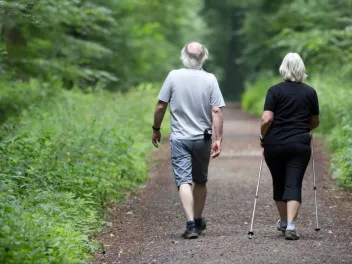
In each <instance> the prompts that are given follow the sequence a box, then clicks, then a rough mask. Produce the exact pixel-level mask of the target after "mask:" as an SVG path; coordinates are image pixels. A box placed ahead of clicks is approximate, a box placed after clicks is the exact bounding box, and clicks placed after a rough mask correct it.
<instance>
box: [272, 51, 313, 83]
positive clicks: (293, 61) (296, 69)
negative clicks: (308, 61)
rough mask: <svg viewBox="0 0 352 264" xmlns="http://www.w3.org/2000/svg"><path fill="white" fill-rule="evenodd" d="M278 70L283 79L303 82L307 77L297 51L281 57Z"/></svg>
mask: <svg viewBox="0 0 352 264" xmlns="http://www.w3.org/2000/svg"><path fill="white" fill-rule="evenodd" d="M279 71H280V74H281V76H282V77H283V78H284V80H285V81H292V82H303V80H304V79H306V78H307V75H306V73H305V71H306V67H305V66H304V62H303V60H302V58H301V56H299V54H298V53H288V54H287V55H286V56H285V58H284V59H283V61H282V63H281V66H280V70H279Z"/></svg>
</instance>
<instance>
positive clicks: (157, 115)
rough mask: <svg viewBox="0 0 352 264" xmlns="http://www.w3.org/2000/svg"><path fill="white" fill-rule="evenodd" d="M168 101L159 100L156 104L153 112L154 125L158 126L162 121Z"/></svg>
mask: <svg viewBox="0 0 352 264" xmlns="http://www.w3.org/2000/svg"><path fill="white" fill-rule="evenodd" d="M167 105H168V103H166V102H163V101H160V100H159V102H158V103H157V104H156V107H155V112H154V127H156V128H160V126H161V123H162V122H163V119H164V116H165V112H166V109H167Z"/></svg>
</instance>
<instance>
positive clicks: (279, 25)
mask: <svg viewBox="0 0 352 264" xmlns="http://www.w3.org/2000/svg"><path fill="white" fill-rule="evenodd" d="M234 4H235V5H236V6H238V7H239V8H242V9H243V10H244V20H243V26H242V28H241V36H242V38H243V39H244V41H245V42H246V45H244V49H243V50H242V52H241V54H240V55H239V56H238V57H240V58H239V60H238V63H239V65H240V66H241V67H245V69H246V72H247V75H246V77H247V80H248V79H250V80H254V79H255V78H256V76H257V75H258V74H260V72H261V71H262V70H276V69H278V67H279V65H280V63H281V60H282V58H283V56H284V55H285V54H286V53H288V52H292V51H293V52H298V53H300V54H301V56H302V57H303V59H304V61H305V63H306V65H308V69H310V70H313V69H314V72H317V71H319V72H320V71H331V69H332V68H334V69H336V68H338V69H340V68H341V67H340V66H341V65H344V67H343V68H342V69H341V70H340V74H341V75H342V76H350V75H351V73H352V67H351V66H350V63H349V62H350V61H351V56H352V55H351V54H352V52H351V51H352V50H351V47H352V45H351V44H352V34H351V25H352V20H351V15H352V13H351V10H352V9H351V5H352V2H351V1H346V0H338V1H330V0H322V1H306V0H295V1H283V0H281V1H269V0H256V1H236V2H235V1H234ZM312 72H313V71H312Z"/></svg>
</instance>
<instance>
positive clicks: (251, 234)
mask: <svg viewBox="0 0 352 264" xmlns="http://www.w3.org/2000/svg"><path fill="white" fill-rule="evenodd" d="M253 235H254V233H253V231H249V232H248V238H249V239H252V236H253Z"/></svg>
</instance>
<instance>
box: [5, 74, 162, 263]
mask: <svg viewBox="0 0 352 264" xmlns="http://www.w3.org/2000/svg"><path fill="white" fill-rule="evenodd" d="M15 87H16V89H18V91H26V90H28V91H31V92H32V91H33V93H34V94H37V92H38V91H40V98H41V100H39V101H38V103H36V104H31V105H28V106H27V108H25V109H24V110H22V111H21V112H19V113H18V114H19V116H17V117H12V118H9V119H7V120H6V122H5V123H4V124H3V125H2V126H1V128H0V135H1V137H2V140H1V142H0V170H1V174H0V182H1V183H0V227H1V228H0V263H8V264H11V263H16V264H17V263H21V264H25V263H60V264H61V263H85V261H86V260H87V259H89V257H90V254H91V253H93V252H94V250H96V249H97V244H96V243H95V242H94V241H91V240H90V239H89V235H90V234H92V232H93V231H96V230H98V229H99V228H100V227H102V225H103V224H104V222H103V221H102V217H103V209H104V206H105V204H106V202H109V201H114V200H117V199H121V198H122V197H123V196H124V193H125V192H126V191H127V190H135V189H136V186H137V185H138V184H140V183H142V182H143V181H144V180H145V179H146V177H147V166H146V161H145V158H146V157H145V155H146V151H147V150H149V149H150V147H151V143H150V133H151V129H150V114H151V113H152V111H153V107H154V102H155V96H156V91H155V90H154V89H152V88H151V86H150V85H148V86H141V87H140V88H138V89H136V90H134V91H131V92H129V93H128V94H126V95H122V94H112V93H108V92H101V91H95V92H93V93H92V92H88V93H83V92H80V91H77V90H73V91H65V90H63V89H62V88H61V84H60V83H59V82H57V83H51V84H50V85H49V84H43V85H39V83H38V82H37V81H36V80H32V81H31V82H30V84H26V83H18V84H16V85H15ZM48 91H50V93H48ZM16 96H17V94H16ZM16 96H15V97H14V98H17V97H16ZM26 96H27V95H26V94H25V93H22V99H21V100H22V101H25V100H26V99H25V98H26ZM19 97H20V93H19V94H18V98H19ZM21 100H20V99H17V102H21Z"/></svg>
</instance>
